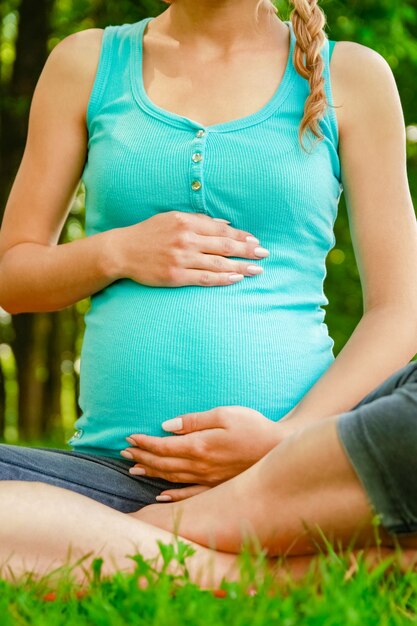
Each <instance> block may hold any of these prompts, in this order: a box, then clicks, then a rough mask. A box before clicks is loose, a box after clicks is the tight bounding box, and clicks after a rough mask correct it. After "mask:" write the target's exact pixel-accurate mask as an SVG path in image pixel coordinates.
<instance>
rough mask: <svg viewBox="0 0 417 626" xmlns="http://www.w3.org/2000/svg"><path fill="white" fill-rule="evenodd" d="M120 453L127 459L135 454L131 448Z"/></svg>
mask: <svg viewBox="0 0 417 626" xmlns="http://www.w3.org/2000/svg"><path fill="white" fill-rule="evenodd" d="M120 454H121V455H122V456H124V457H125V459H133V455H132V453H131V452H129V450H122V451H121V453H120Z"/></svg>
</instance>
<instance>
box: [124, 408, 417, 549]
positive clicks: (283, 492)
mask: <svg viewBox="0 0 417 626" xmlns="http://www.w3.org/2000/svg"><path fill="white" fill-rule="evenodd" d="M336 420H337V416H332V417H329V418H326V419H323V420H320V422H316V423H314V424H311V425H309V426H307V427H305V428H303V429H302V430H300V431H299V432H297V433H295V434H294V435H292V436H290V437H288V439H286V440H284V441H283V442H282V443H281V444H279V445H278V446H276V447H275V448H274V449H273V450H271V452H269V453H268V454H267V455H266V456H265V457H263V458H262V459H261V460H260V461H258V462H257V463H256V464H255V465H253V466H252V467H250V468H249V469H247V470H246V471H244V472H242V473H241V474H239V475H238V476H235V477H234V478H232V479H230V480H228V481H226V482H224V483H222V484H220V485H217V486H216V487H214V488H212V489H210V490H208V491H205V492H203V493H201V494H198V495H196V496H193V497H192V498H189V499H187V500H184V501H181V502H177V503H172V504H169V503H168V504H155V505H150V506H147V507H145V508H143V509H141V510H140V511H138V512H137V513H132V514H130V515H131V516H135V517H136V518H137V519H141V520H145V521H147V522H150V523H152V524H155V525H156V526H160V527H162V528H166V529H169V530H170V529H175V530H176V531H178V533H179V534H180V535H181V536H183V537H187V538H188V539H190V540H192V541H196V542H198V543H199V544H202V545H205V546H209V547H211V548H215V549H218V550H222V551H225V552H238V551H239V550H240V548H241V546H242V541H243V540H244V539H245V538H248V537H255V536H256V538H257V539H259V543H260V545H261V546H262V547H263V548H265V549H266V550H267V553H268V554H269V555H271V556H277V555H308V554H312V553H316V552H317V551H318V549H321V548H323V547H324V546H325V544H324V542H323V541H322V537H321V534H320V532H319V531H318V530H317V527H316V525H318V526H319V527H320V528H321V530H322V532H323V533H324V535H325V536H326V538H327V539H328V540H329V541H330V542H332V543H337V545H339V546H341V547H353V546H354V547H355V548H363V547H372V546H375V545H376V544H377V538H376V535H375V528H374V526H373V524H372V520H373V518H374V516H375V512H374V511H373V510H372V508H371V506H370V503H369V502H368V500H367V497H366V494H365V492H364V490H363V487H362V485H361V483H360V482H359V480H358V478H357V476H356V474H355V472H354V470H353V469H352V466H351V464H350V461H349V460H348V458H347V457H346V455H345V452H344V450H343V448H342V446H341V444H340V442H339V438H338V435H337V432H336ZM378 531H379V536H380V542H381V545H384V546H388V547H389V546H391V547H392V546H394V545H396V539H395V537H394V536H393V535H390V534H389V533H388V532H386V531H385V529H384V528H383V527H381V526H380V527H379V528H378ZM400 545H401V546H404V547H407V546H408V547H411V548H417V534H416V535H414V536H413V537H409V538H408V539H402V540H401V543H400Z"/></svg>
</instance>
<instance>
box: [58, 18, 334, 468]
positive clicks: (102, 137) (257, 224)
mask: <svg viewBox="0 0 417 626" xmlns="http://www.w3.org/2000/svg"><path fill="white" fill-rule="evenodd" d="M151 19H153V18H152V17H148V18H145V19H142V20H140V21H139V22H136V23H134V24H122V25H116V26H113V25H112V26H107V27H106V28H105V29H104V34H103V41H102V47H101V53H100V58H99V64H98V68H97V73H96V77H95V81H94V84H93V88H92V92H91V95H90V99H89V103H88V109H87V126H88V158H87V161H86V164H85V168H84V171H83V174H82V180H83V182H84V185H85V190H86V199H85V201H86V235H87V236H90V235H93V234H95V233H99V232H102V231H107V230H109V229H112V228H121V227H126V226H130V225H133V224H136V223H138V222H141V221H143V220H146V219H148V218H150V217H152V216H153V215H155V214H157V213H161V212H166V211H173V210H177V211H183V212H192V213H195V212H197V213H203V214H206V215H209V216H211V217H219V218H224V219H227V220H230V222H231V226H233V227H235V228H239V229H244V230H247V231H249V232H250V233H252V234H253V235H255V236H256V237H257V238H258V239H259V240H260V245H261V246H263V247H265V248H267V249H268V250H269V252H270V255H269V256H268V257H267V258H264V259H260V260H256V261H254V262H255V263H256V264H259V265H262V267H263V269H264V272H263V274H261V275H256V276H251V277H245V278H244V279H243V280H241V281H240V282H238V283H235V284H230V285H226V286H215V287H203V286H198V285H187V286H184V287H150V286H146V285H143V284H140V283H137V282H135V281H133V280H130V279H120V280H116V281H114V282H113V283H111V284H110V285H108V286H107V287H105V288H104V289H101V290H100V291H98V292H96V293H94V294H93V295H92V296H91V306H90V308H89V310H88V311H87V313H86V315H85V334H84V339H83V344H82V349H81V360H80V394H79V398H78V401H79V406H80V409H81V417H80V418H79V419H78V420H77V422H76V428H77V430H76V432H75V434H74V436H73V437H72V438H71V439H70V441H69V444H70V445H71V446H72V447H73V448H74V449H76V450H79V451H84V452H88V453H92V454H100V455H106V456H111V457H115V458H120V456H119V453H120V450H121V449H123V448H125V447H126V445H127V444H126V441H125V437H126V436H128V435H130V434H132V433H144V434H151V435H159V436H172V435H170V434H169V433H166V432H165V431H163V430H162V428H161V423H162V422H163V421H164V420H167V419H170V418H173V417H176V416H179V415H182V414H184V413H189V412H199V411H206V410H209V409H212V408H214V407H217V406H224V405H240V406H245V407H249V408H252V409H256V410H258V411H260V412H261V413H263V414H264V415H265V416H266V417H267V418H269V419H271V420H274V421H277V420H279V419H280V418H282V417H283V416H284V415H285V414H286V413H287V412H288V411H289V410H290V409H291V408H293V407H294V405H295V404H297V403H298V402H299V401H300V400H301V398H302V397H303V396H304V395H305V394H306V393H307V392H308V390H309V389H310V388H311V387H312V386H313V385H314V383H315V382H316V381H317V380H318V379H319V378H320V376H322V374H323V373H324V372H325V371H326V370H327V369H328V367H329V366H330V364H331V363H332V362H333V360H334V358H335V357H334V354H333V345H334V342H333V340H332V339H331V337H330V336H329V333H328V328H327V325H326V323H325V322H324V317H325V311H324V309H323V308H322V307H323V306H325V305H326V304H328V300H327V298H326V296H325V294H324V292H323V282H324V278H325V276H326V266H325V260H326V256H327V254H328V252H329V250H330V249H331V248H332V247H333V246H334V244H335V237H334V232H333V226H334V222H335V220H336V217H337V207H338V202H339V198H340V195H341V191H342V184H341V180H340V162H339V156H338V128H337V119H336V116H335V112H334V109H333V108H332V107H331V106H330V107H327V108H326V113H325V114H324V115H323V117H322V119H321V120H320V127H321V129H322V132H323V134H324V140H323V141H321V142H320V143H319V144H317V145H316V147H315V148H314V149H313V151H312V152H311V153H310V154H307V153H305V152H304V151H303V150H302V149H301V146H300V144H299V141H298V127H299V124H300V121H301V118H302V116H303V110H304V103H305V100H306V98H307V96H308V94H309V86H308V81H307V80H306V79H304V78H303V77H302V76H300V75H299V74H298V73H297V71H296V69H295V67H294V64H293V52H294V45H295V34H294V31H293V28H292V24H291V22H290V21H287V22H285V24H287V26H288V28H289V29H290V50H289V56H288V61H287V64H286V68H285V73H284V75H283V78H282V80H281V83H280V85H279V86H278V88H277V90H276V91H275V93H274V94H273V96H272V98H271V99H270V100H269V101H268V102H267V103H266V104H265V105H264V106H263V107H262V108H261V109H260V110H258V111H257V112H255V113H253V114H251V115H247V116H245V117H241V118H239V119H234V120H231V121H227V122H223V123H219V124H214V125H209V126H205V125H202V124H200V123H199V122H198V121H196V120H192V119H189V118H187V117H184V116H182V115H177V114H175V113H171V112H169V111H167V110H165V109H163V108H161V107H159V106H157V105H155V104H154V103H153V102H152V101H151V100H150V99H149V98H148V97H147V94H146V92H145V89H144V84H143V76H142V42H143V34H144V31H145V27H146V25H147V23H148V22H149V21H150V20H151ZM330 44H334V42H330V41H329V40H328V39H327V36H326V41H325V45H324V46H323V48H322V49H321V54H322V57H323V61H324V75H323V76H324V80H325V90H326V96H327V102H328V103H330V104H333V99H332V92H331V85H330V80H329V61H330V53H331V45H330ZM305 143H306V145H307V146H308V145H309V142H308V137H305ZM196 154H198V155H201V158H200V157H197V158H196V157H195V156H194V155H196ZM195 181H198V182H199V183H200V184H199V185H198V184H196V183H195ZM155 245H157V244H156V243H155ZM138 253H140V251H138ZM229 258H231V259H235V260H240V261H242V260H245V259H242V257H229ZM247 261H248V262H249V259H247Z"/></svg>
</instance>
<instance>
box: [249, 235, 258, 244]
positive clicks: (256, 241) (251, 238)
mask: <svg viewBox="0 0 417 626" xmlns="http://www.w3.org/2000/svg"><path fill="white" fill-rule="evenodd" d="M246 241H253V242H255V243H259V239H256V237H252V235H248V237H246Z"/></svg>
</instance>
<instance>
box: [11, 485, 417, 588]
mask: <svg viewBox="0 0 417 626" xmlns="http://www.w3.org/2000/svg"><path fill="white" fill-rule="evenodd" d="M0 499H1V503H2V506H1V509H0V565H1V572H0V575H1V577H2V578H6V579H9V580H16V579H18V578H19V577H20V576H21V575H22V574H24V573H25V572H27V571H30V572H32V573H33V575H35V577H37V576H42V575H44V574H46V573H49V572H50V571H51V569H54V568H57V567H60V566H62V565H66V564H69V565H74V564H75V563H76V561H77V559H80V558H81V557H87V558H84V560H83V561H82V563H81V564H80V565H76V566H75V567H74V569H73V570H72V573H73V576H74V577H75V578H76V580H78V581H79V582H81V583H86V582H88V573H89V571H91V567H90V566H91V561H92V559H93V558H95V557H98V556H101V557H102V558H103V559H104V567H103V573H104V574H105V575H109V574H112V573H113V572H115V571H116V570H119V571H120V570H122V571H132V570H133V568H134V562H133V561H132V560H131V559H129V558H128V555H133V554H136V553H137V552H139V553H141V554H142V555H143V557H144V558H146V559H152V560H154V565H155V567H156V569H159V567H160V565H161V559H160V558H159V560H157V557H158V555H159V548H158V545H157V541H158V540H160V541H162V542H164V543H170V542H171V541H172V540H173V535H171V534H170V533H169V532H167V531H164V530H161V529H159V528H156V527H155V526H151V525H149V524H146V523H144V522H141V521H139V520H135V519H134V518H133V517H132V516H130V515H127V514H124V513H120V512H118V511H115V510H114V509H111V508H109V507H107V506H104V505H103V504H100V503H98V502H96V501H95V500H92V499H90V498H87V497H85V496H82V495H79V494H77V493H74V492H72V491H67V490H65V489H61V488H59V487H52V486H50V485H47V484H42V483H28V482H17V481H13V482H8V481H4V482H1V483H0ZM180 539H181V538H180ZM183 541H184V542H185V543H189V544H190V545H192V547H193V548H194V549H195V551H196V552H195V554H194V555H193V556H191V557H189V558H188V559H187V567H188V571H189V573H190V578H191V580H192V581H193V582H195V583H196V584H198V585H200V586H201V587H203V588H213V587H218V586H219V584H220V583H221V581H222V580H223V579H225V580H229V581H233V580H238V579H239V575H240V571H239V566H238V560H237V555H236V554H227V553H221V552H213V551H211V550H209V549H208V548H205V547H202V546H199V545H198V544H193V543H192V542H189V541H187V540H183ZM388 553H389V551H388V549H385V550H384V551H383V553H382V554H380V553H379V551H376V550H375V549H372V548H371V549H370V550H369V551H368V554H367V562H369V563H370V564H371V565H372V564H373V563H375V562H378V561H379V559H380V558H381V557H382V558H383V557H385V556H386V555H387V554H388ZM414 556H415V551H412V552H408V553H407V554H406V553H404V555H402V558H401V559H400V561H399V564H400V565H401V566H403V567H404V569H406V568H407V567H409V566H410V564H412V562H413V561H412V559H413V558H414ZM312 559H313V560H314V557H312V556H311V555H305V556H295V557H288V558H287V559H285V563H281V562H277V560H276V559H273V558H271V559H270V560H269V567H270V569H271V571H272V572H273V573H274V575H275V579H276V581H277V582H278V583H280V582H284V583H285V581H286V579H287V577H288V576H290V577H291V578H292V579H293V580H297V579H300V578H302V577H303V576H304V574H305V573H306V571H307V570H308V569H309V568H310V566H311V561H312ZM174 569H175V568H174Z"/></svg>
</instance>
